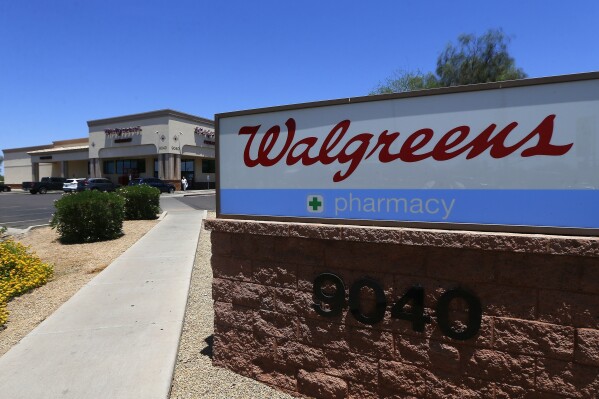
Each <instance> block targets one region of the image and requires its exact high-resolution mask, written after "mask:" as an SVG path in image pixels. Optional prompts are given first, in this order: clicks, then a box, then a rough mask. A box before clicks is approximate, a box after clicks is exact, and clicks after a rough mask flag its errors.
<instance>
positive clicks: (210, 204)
mask: <svg viewBox="0 0 599 399" xmlns="http://www.w3.org/2000/svg"><path fill="white" fill-rule="evenodd" d="M62 194H63V193H62V192H61V191H50V192H48V194H44V195H42V194H37V195H32V194H29V193H28V192H24V191H21V190H13V191H12V192H9V193H0V226H4V227H10V228H15V229H26V228H28V227H30V226H38V225H43V224H48V223H49V222H50V219H51V218H52V214H53V213H54V201H56V200H57V199H59V198H60V197H61V195H62ZM190 194H191V193H190ZM160 200H161V201H181V202H184V203H185V204H187V205H189V206H191V207H193V208H196V209H206V210H214V209H215V197H214V193H209V194H206V195H190V196H185V197H184V196H183V194H182V193H181V192H177V193H175V194H161V196H160Z"/></svg>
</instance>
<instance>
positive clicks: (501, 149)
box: [239, 114, 574, 182]
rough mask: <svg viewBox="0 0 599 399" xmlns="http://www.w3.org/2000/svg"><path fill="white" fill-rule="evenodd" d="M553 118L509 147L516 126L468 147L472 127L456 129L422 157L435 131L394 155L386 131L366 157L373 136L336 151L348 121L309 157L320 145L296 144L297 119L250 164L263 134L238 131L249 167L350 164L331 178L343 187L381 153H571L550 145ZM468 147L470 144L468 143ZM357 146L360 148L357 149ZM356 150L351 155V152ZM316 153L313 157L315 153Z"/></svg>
mask: <svg viewBox="0 0 599 399" xmlns="http://www.w3.org/2000/svg"><path fill="white" fill-rule="evenodd" d="M554 120H555V115H554V114H552V115H548V116H547V117H545V119H543V121H541V123H539V125H538V126H537V127H535V128H534V129H533V130H532V132H530V133H529V134H528V135H527V136H526V137H524V138H523V139H522V140H520V141H518V142H517V143H516V144H513V145H511V146H506V145H505V141H506V139H507V137H508V136H509V134H510V133H511V132H512V131H513V130H514V129H516V127H517V126H518V123H517V122H512V123H510V124H508V125H507V126H505V127H504V128H503V129H501V130H500V131H499V132H498V133H497V134H495V135H493V133H494V132H495V129H496V128H497V125H496V124H494V123H492V124H490V125H489V126H488V127H487V128H486V129H484V130H483V131H482V132H481V133H480V134H478V135H477V136H476V137H474V138H473V139H472V140H470V141H469V142H466V139H467V138H468V136H469V135H470V127H469V126H466V125H464V126H458V127H455V128H453V129H451V130H449V131H448V132H447V133H445V134H444V135H443V136H442V137H441V138H440V139H439V140H438V141H437V142H436V144H434V147H433V148H432V150H431V151H428V152H419V151H420V150H422V149H423V148H424V147H425V146H426V145H427V144H429V143H430V142H431V141H432V140H433V139H434V138H435V134H434V131H433V130H432V129H428V128H425V129H420V130H417V131H415V132H414V133H412V134H411V135H409V136H408V137H407V138H406V139H405V141H404V142H403V144H402V146H401V148H400V150H399V152H397V153H391V152H390V148H391V145H392V144H393V143H394V142H395V141H396V140H397V139H398V138H399V136H400V133H399V132H393V133H389V131H388V130H385V131H383V132H382V133H380V134H379V135H378V137H377V138H376V143H375V145H374V147H373V149H372V150H371V151H370V152H369V153H368V154H366V152H367V151H368V148H369V147H370V144H371V142H372V139H373V138H374V137H375V136H374V135H373V134H371V133H360V134H357V135H355V136H353V137H352V138H350V139H349V140H348V141H347V142H346V143H345V145H343V147H342V148H341V149H340V150H337V147H338V146H339V143H340V142H341V141H342V140H343V138H344V136H345V134H346V133H347V131H348V130H349V128H350V125H351V122H350V121H349V120H347V119H346V120H344V121H341V122H339V123H338V124H337V125H335V127H333V129H331V131H330V132H329V134H328V135H327V136H326V137H325V139H324V140H323V141H322V144H321V145H320V149H319V150H318V154H317V155H316V156H311V155H310V151H311V150H312V149H313V148H316V146H317V145H318V138H317V137H313V136H309V137H306V138H303V139H301V140H299V141H297V142H295V143H294V138H295V129H296V123H295V120H294V119H293V118H289V119H288V120H287V122H285V126H286V127H287V137H286V138H285V142H284V144H283V148H282V149H281V150H280V151H279V152H278V154H272V155H271V152H272V151H273V148H274V147H275V144H276V143H277V141H278V140H279V137H280V135H281V128H280V127H279V126H278V125H275V126H272V127H271V128H270V129H268V130H267V131H266V133H265V134H264V136H263V137H262V140H261V141H260V143H259V144H258V150H257V156H256V158H255V159H252V157H251V155H250V152H251V150H252V145H253V143H254V138H255V137H256V134H257V133H258V131H259V130H260V127H261V125H258V126H244V127H242V128H241V129H239V134H240V135H249V136H250V137H249V139H248V141H247V144H246V146H245V150H244V153H243V161H244V163H245V165H246V166H248V167H250V168H253V167H254V166H258V165H261V166H265V167H269V166H273V165H275V164H277V163H279V162H280V161H281V160H282V159H283V158H285V163H286V164H287V165H295V164H297V163H298V162H301V164H302V165H306V166H308V165H314V164H315V163H321V164H323V165H329V164H331V163H333V162H335V161H337V162H339V163H340V164H342V165H345V164H346V163H348V164H349V165H348V167H347V169H346V170H345V171H341V170H338V171H337V172H336V173H335V174H334V175H333V181H334V182H340V181H343V180H345V179H347V178H348V177H349V176H351V175H352V173H354V171H355V170H356V169H357V168H358V166H359V165H360V163H361V162H362V160H364V159H368V158H370V157H371V156H373V155H374V154H375V153H376V152H377V150H378V158H379V161H380V162H382V163H388V162H392V161H395V160H398V159H399V160H400V161H403V162H418V161H422V160H424V159H427V158H433V159H434V160H436V161H447V160H449V159H452V158H455V157H457V156H459V155H462V154H466V159H473V158H476V157H477V156H479V155H481V154H482V153H483V152H485V151H487V150H489V155H491V157H493V158H504V157H507V156H508V155H511V154H513V153H514V152H516V151H517V150H519V149H520V148H521V147H523V146H525V145H526V144H527V143H529V142H531V141H534V139H535V138H536V139H537V140H536V141H535V142H534V143H532V145H531V146H529V147H528V148H525V149H524V150H523V151H522V152H521V153H520V156H521V157H532V156H538V155H547V156H561V155H564V154H565V153H567V152H568V151H570V148H572V146H573V145H574V143H570V144H565V145H555V144H552V143H551V138H552V136H553V122H554ZM465 142H466V143H465ZM356 144H357V146H356ZM350 147H352V148H353V150H352V151H350V150H349V148H350ZM313 153H314V152H313Z"/></svg>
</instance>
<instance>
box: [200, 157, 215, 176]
mask: <svg viewBox="0 0 599 399" xmlns="http://www.w3.org/2000/svg"><path fill="white" fill-rule="evenodd" d="M202 173H216V162H215V161H214V159H202Z"/></svg>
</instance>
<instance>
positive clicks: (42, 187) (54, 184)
mask: <svg viewBox="0 0 599 399" xmlns="http://www.w3.org/2000/svg"><path fill="white" fill-rule="evenodd" d="M66 180H67V179H65V178H64V177H42V180H40V181H39V182H23V185H22V187H23V190H27V189H29V192H30V193H31V194H37V193H40V194H46V193H47V192H48V191H50V190H62V185H63V184H64V182H65V181H66ZM26 183H29V184H26Z"/></svg>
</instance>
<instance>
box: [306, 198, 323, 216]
mask: <svg viewBox="0 0 599 399" xmlns="http://www.w3.org/2000/svg"><path fill="white" fill-rule="evenodd" d="M323 211H324V199H323V198H322V195H308V212H310V213H322V212H323Z"/></svg>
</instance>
